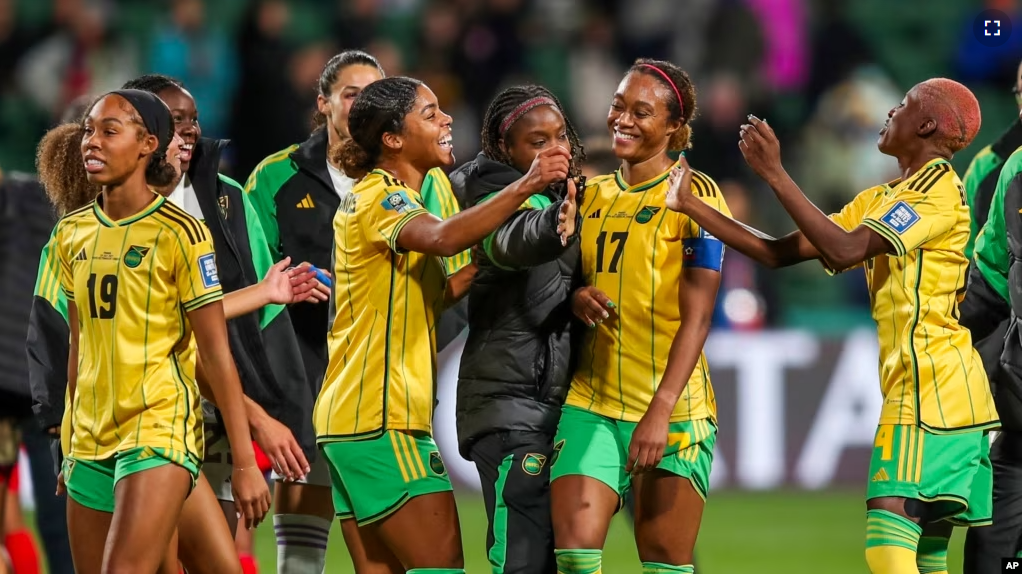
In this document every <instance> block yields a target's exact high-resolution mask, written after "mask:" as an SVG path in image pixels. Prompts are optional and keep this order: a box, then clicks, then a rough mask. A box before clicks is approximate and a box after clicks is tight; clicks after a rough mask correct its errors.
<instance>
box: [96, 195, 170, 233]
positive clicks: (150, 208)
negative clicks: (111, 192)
mask: <svg viewBox="0 0 1023 574" xmlns="http://www.w3.org/2000/svg"><path fill="white" fill-rule="evenodd" d="M153 195H155V196H156V197H155V198H154V199H153V201H152V203H150V204H149V205H147V206H146V207H145V208H144V209H143V210H142V211H140V212H138V213H136V214H135V215H132V216H131V217H126V218H124V219H121V220H119V221H114V220H113V219H110V217H108V216H107V214H106V213H103V205H102V204H103V196H102V195H99V196H97V197H96V201H93V202H92V212H93V213H94V214H96V219H98V220H99V222H100V223H102V224H103V225H104V226H105V227H123V226H125V225H130V224H132V223H135V222H136V221H138V220H140V219H142V218H143V217H146V216H147V215H149V214H151V213H153V212H154V211H156V210H157V209H160V206H161V205H163V202H164V201H166V200H167V199H166V198H165V197H164V196H162V195H160V194H157V193H154V194H153Z"/></svg>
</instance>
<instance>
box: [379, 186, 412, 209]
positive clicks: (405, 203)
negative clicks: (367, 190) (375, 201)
mask: <svg viewBox="0 0 1023 574" xmlns="http://www.w3.org/2000/svg"><path fill="white" fill-rule="evenodd" d="M380 205H383V206H384V209H393V210H394V211H397V212H398V213H405V212H406V211H412V210H413V209H415V208H416V205H415V204H414V203H412V200H410V199H409V198H408V196H406V195H405V192H403V191H396V192H394V193H392V194H391V195H388V196H387V198H386V199H384V201H383V202H381V203H380Z"/></svg>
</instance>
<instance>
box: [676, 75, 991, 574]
mask: <svg viewBox="0 0 1023 574" xmlns="http://www.w3.org/2000/svg"><path fill="white" fill-rule="evenodd" d="M979 129H980V107H979V106H978V104H977V100H976V98H975V97H974V96H973V94H972V93H971V92H970V90H969V89H968V88H966V87H965V86H963V85H962V84H959V83H957V82H954V81H952V80H948V79H944V78H937V79H931V80H927V81H925V82H922V83H920V84H917V85H916V86H914V87H913V89H911V90H910V91H909V92H908V93H907V94H906V97H905V98H904V99H903V100H902V102H901V103H900V104H899V105H898V106H896V107H895V108H892V110H891V111H889V112H888V120H887V121H886V122H885V124H884V127H883V128H882V129H881V132H880V137H879V138H878V140H877V148H878V150H879V151H880V152H881V153H883V154H885V155H889V156H892V157H894V158H895V159H896V161H897V162H898V164H899V168H900V170H901V171H902V177H901V178H899V179H897V180H895V181H891V182H888V183H885V184H881V185H878V186H875V187H872V188H870V189H867V190H865V191H863V192H861V193H860V194H859V195H857V196H856V198H855V199H853V200H852V201H851V202H850V203H849V204H848V205H846V206H845V207H844V208H843V209H842V211H841V212H839V213H836V214H832V215H830V216H826V215H824V214H823V213H821V211H820V210H819V209H817V207H816V206H815V205H813V203H811V202H810V200H809V199H807V198H806V196H805V195H803V192H802V191H801V190H800V189H799V187H798V186H797V185H796V184H795V182H793V181H792V179H791V178H790V177H789V175H788V173H786V171H785V169H784V167H783V166H782V163H781V146H780V144H779V143H778V138H777V137H776V136H775V134H774V130H773V129H771V127H770V126H769V125H768V124H767V122H766V121H762V120H759V119H757V118H754V117H752V116H750V123H748V124H745V125H743V126H742V128H741V130H740V141H739V149H740V150H741V151H742V153H743V156H744V157H745V158H746V163H748V164H749V166H750V167H751V168H752V169H753V171H754V172H756V174H757V175H759V176H760V177H761V178H763V179H764V181H766V182H767V183H768V185H770V186H771V189H773V190H774V192H775V195H777V196H778V200H779V201H780V202H781V204H782V206H783V207H784V208H785V210H786V211H787V212H788V213H789V215H790V216H792V219H793V220H794V221H795V222H796V225H797V226H798V227H799V230H798V231H795V232H793V233H790V234H789V235H786V236H785V237H782V238H781V239H774V238H772V237H770V236H768V235H765V234H763V233H760V232H759V231H756V230H752V229H750V228H748V227H745V226H743V225H741V224H739V223H736V222H734V221H732V220H731V219H729V218H727V217H723V216H721V215H719V214H717V213H715V212H714V211H713V210H710V209H705V208H704V206H702V205H699V202H696V201H692V200H691V199H690V198H689V197H688V196H687V194H685V193H679V192H671V193H669V197H668V203H667V205H668V206H669V207H670V208H671V209H673V210H678V211H680V212H682V213H687V214H688V215H689V216H690V217H691V218H693V220H695V221H697V222H698V223H699V224H700V225H701V226H702V227H703V228H704V229H706V230H707V231H708V232H710V233H712V234H714V235H715V236H716V237H718V238H720V239H721V240H722V241H724V242H725V243H726V244H728V245H730V246H732V247H734V248H735V249H737V250H739V251H741V252H742V253H744V254H746V255H747V256H748V257H751V258H753V259H756V260H757V261H759V262H761V263H763V264H764V265H767V266H769V267H785V266H788V265H794V264H796V263H799V262H801V261H806V260H809V259H819V260H821V262H822V263H823V264H824V267H825V269H826V270H827V271H828V272H829V273H836V272H841V271H845V270H847V269H852V268H856V267H860V266H863V268H864V269H865V271H866V279H867V285H868V287H869V288H870V292H871V307H872V309H871V311H872V314H873V316H874V320H875V321H876V322H877V331H878V343H879V345H880V352H881V356H880V379H881V392H882V394H883V395H884V405H883V407H882V408H881V419H880V421H879V424H878V427H877V434H876V436H875V439H874V453H873V457H872V458H871V462H870V470H869V471H868V474H867V476H868V477H869V482H868V483H867V537H866V558H867V564H868V565H869V566H870V570H871V572H873V573H874V574H911V573H914V574H915V573H916V572H927V573H937V572H945V571H947V565H946V553H947V550H948V538H949V536H950V535H951V532H952V525H953V524H957V525H967V526H975V525H982V524H984V523H989V522H990V520H991V511H992V509H991V497H992V492H991V480H992V473H991V462H990V459H989V443H988V436H987V433H988V430H990V429H992V428H995V427H997V426H998V424H999V423H998V415H997V412H996V411H995V406H994V401H993V400H992V397H991V390H990V388H989V386H988V382H987V378H986V377H985V375H984V370H983V365H982V364H981V361H980V357H979V356H978V354H977V352H976V350H974V348H973V344H972V340H971V335H970V332H969V330H967V329H964V328H962V327H961V326H960V325H959V320H958V305H957V296H958V293H959V292H960V291H961V290H962V289H963V288H964V286H965V281H966V269H967V263H968V262H967V260H966V258H965V257H964V255H963V250H964V248H965V247H966V244H967V241H968V239H969V236H970V216H969V213H970V211H969V207H968V206H967V202H966V195H965V192H964V189H963V185H962V182H961V181H960V180H959V177H958V176H957V175H956V173H955V171H954V170H953V169H952V166H951V164H949V160H951V159H952V155H953V154H954V153H956V152H957V151H959V150H961V149H963V148H965V147H966V146H968V145H969V144H970V142H971V141H973V138H974V137H975V136H976V135H977V131H978V130H979ZM683 169H684V166H683ZM681 175H682V174H680V175H678V176H676V177H677V178H681Z"/></svg>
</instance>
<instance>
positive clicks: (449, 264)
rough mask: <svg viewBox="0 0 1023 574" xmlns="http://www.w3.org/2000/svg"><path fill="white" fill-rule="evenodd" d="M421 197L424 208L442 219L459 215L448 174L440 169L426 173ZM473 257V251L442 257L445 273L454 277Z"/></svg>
mask: <svg viewBox="0 0 1023 574" xmlns="http://www.w3.org/2000/svg"><path fill="white" fill-rule="evenodd" d="M419 196H420V197H422V198H423V207H425V208H426V211H429V212H430V213H432V214H433V215H435V216H437V217H438V218H440V219H447V218H449V217H451V216H453V215H457V214H458V212H459V211H461V210H460V209H458V200H457V199H455V192H454V190H452V189H451V181H450V180H449V179H448V176H447V174H445V173H444V171H443V170H442V169H440V168H439V167H435V168H433V169H431V170H430V171H428V172H426V179H424V180H423V187H422V188H421V189H420V190H419ZM471 255H472V250H471V249H466V250H465V251H463V252H461V253H459V254H458V255H455V256H454V257H442V258H441V261H442V262H443V264H444V273H446V274H447V275H448V276H451V275H453V274H454V273H455V272H457V271H458V270H459V269H461V268H462V267H465V266H466V265H468V264H469V261H470V258H471Z"/></svg>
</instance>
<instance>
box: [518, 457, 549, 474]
mask: <svg viewBox="0 0 1023 574" xmlns="http://www.w3.org/2000/svg"><path fill="white" fill-rule="evenodd" d="M546 463H547V457H546V456H544V455H542V454H536V453H533V452H531V453H528V454H526V456H525V457H523V458H522V472H524V473H526V474H528V475H529V476H536V475H538V474H540V471H541V470H543V465H544V464H546Z"/></svg>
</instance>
